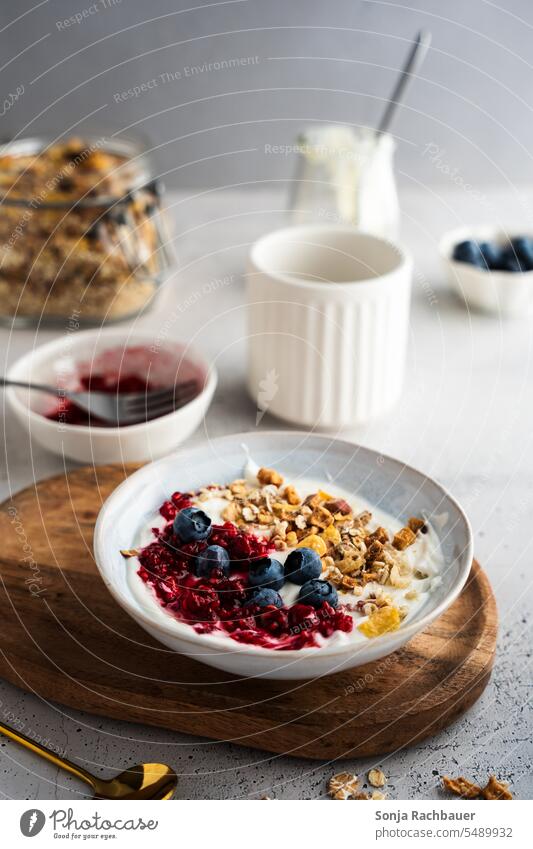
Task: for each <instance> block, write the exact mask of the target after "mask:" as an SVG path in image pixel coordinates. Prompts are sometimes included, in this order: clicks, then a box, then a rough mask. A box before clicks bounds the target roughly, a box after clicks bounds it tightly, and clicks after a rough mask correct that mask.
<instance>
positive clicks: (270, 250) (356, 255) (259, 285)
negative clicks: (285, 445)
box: [246, 224, 412, 430]
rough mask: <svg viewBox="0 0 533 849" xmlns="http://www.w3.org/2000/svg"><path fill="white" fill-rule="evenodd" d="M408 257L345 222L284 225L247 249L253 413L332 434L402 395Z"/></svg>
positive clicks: (375, 413)
mask: <svg viewBox="0 0 533 849" xmlns="http://www.w3.org/2000/svg"><path fill="white" fill-rule="evenodd" d="M411 274H412V261H411V258H410V257H409V255H408V254H407V253H406V252H405V251H404V250H403V249H402V248H401V247H399V246H398V245H395V244H393V243H392V242H390V241H388V240H386V239H381V238H379V237H378V236H375V235H372V234H370V233H364V232H362V231H361V230H357V229H356V228H355V227H350V226H347V225H342V226H341V225H336V224H335V225H333V224H329V225H325V226H320V225H309V226H304V227H286V228H284V229H282V230H276V231H275V232H273V233H269V234H268V235H267V236H263V238H261V239H259V241H257V242H256V243H255V244H254V246H253V247H252V250H251V252H250V261H249V267H248V274H247V279H246V290H247V299H248V316H249V322H248V348H249V353H248V389H249V392H250V394H251V396H252V398H253V399H254V400H255V402H256V404H257V406H258V408H259V409H260V410H268V412H269V413H273V414H274V415H275V416H279V417H280V418H282V419H284V420H285V421H288V422H291V423H292V424H298V425H304V426H306V427H313V428H321V429H327V430H339V429H342V428H350V427H353V426H355V425H360V424H364V423H366V422H368V421H371V420H372V419H375V418H377V417H379V416H381V415H383V414H384V413H385V412H386V411H387V410H389V409H390V408H391V407H392V406H393V405H394V404H395V403H396V401H397V400H398V398H399V397H400V395H401V391H402V386H403V378H404V366H405V353H406V348H407V336H408V331H409V302H410V296H411Z"/></svg>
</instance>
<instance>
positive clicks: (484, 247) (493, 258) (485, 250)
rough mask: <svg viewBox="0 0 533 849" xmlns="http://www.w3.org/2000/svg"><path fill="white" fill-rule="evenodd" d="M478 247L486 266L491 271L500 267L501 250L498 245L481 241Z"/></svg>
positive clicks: (501, 259)
mask: <svg viewBox="0 0 533 849" xmlns="http://www.w3.org/2000/svg"><path fill="white" fill-rule="evenodd" d="M479 249H480V251H481V255H482V257H483V259H484V261H485V265H486V267H487V268H489V269H490V270H491V271H492V270H496V269H498V268H501V267H502V261H503V250H502V248H501V247H500V245H496V244H493V243H492V242H481V243H480V245H479Z"/></svg>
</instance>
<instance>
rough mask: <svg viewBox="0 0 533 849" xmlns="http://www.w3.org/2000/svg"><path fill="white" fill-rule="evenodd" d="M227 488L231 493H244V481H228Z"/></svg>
mask: <svg viewBox="0 0 533 849" xmlns="http://www.w3.org/2000/svg"><path fill="white" fill-rule="evenodd" d="M229 489H230V492H232V493H233V495H244V494H245V493H246V483H245V481H243V480H238V481H233V483H230V485H229Z"/></svg>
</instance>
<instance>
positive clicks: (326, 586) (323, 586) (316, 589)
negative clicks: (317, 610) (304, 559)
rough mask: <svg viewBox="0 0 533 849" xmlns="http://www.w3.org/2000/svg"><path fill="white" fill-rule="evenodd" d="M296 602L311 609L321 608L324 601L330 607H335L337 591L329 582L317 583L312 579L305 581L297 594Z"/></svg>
mask: <svg viewBox="0 0 533 849" xmlns="http://www.w3.org/2000/svg"><path fill="white" fill-rule="evenodd" d="M298 601H300V602H301V603H302V604H310V605H311V607H321V606H322V605H323V604H324V602H325V601H327V603H328V604H331V606H332V607H337V604H338V603H339V596H338V595H337V590H336V589H335V587H334V586H333V584H330V582H329V581H319V580H318V579H317V578H313V580H312V581H307V583H305V584H304V585H303V587H302V589H301V590H300V592H299V593H298Z"/></svg>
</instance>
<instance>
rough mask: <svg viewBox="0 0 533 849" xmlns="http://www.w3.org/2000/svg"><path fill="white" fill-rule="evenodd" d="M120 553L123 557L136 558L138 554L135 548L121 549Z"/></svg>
mask: <svg viewBox="0 0 533 849" xmlns="http://www.w3.org/2000/svg"><path fill="white" fill-rule="evenodd" d="M120 553H121V554H122V556H123V557H137V555H138V553H139V552H138V550H137V549H136V548H121V549H120Z"/></svg>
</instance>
